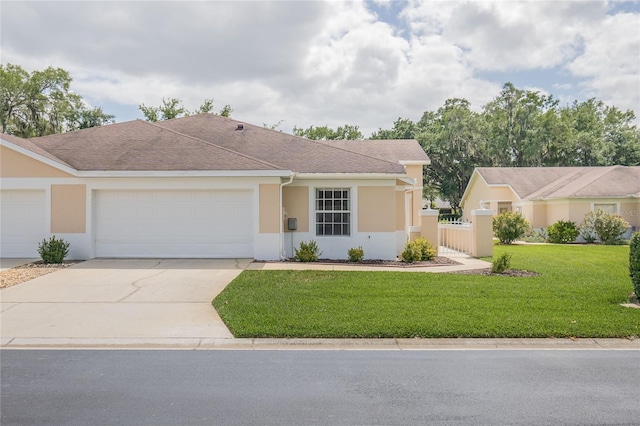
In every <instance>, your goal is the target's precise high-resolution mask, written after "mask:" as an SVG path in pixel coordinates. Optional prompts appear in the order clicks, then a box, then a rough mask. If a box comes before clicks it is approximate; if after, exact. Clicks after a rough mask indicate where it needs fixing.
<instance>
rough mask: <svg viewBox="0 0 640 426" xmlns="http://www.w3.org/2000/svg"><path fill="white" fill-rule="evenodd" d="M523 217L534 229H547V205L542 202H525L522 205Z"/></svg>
mask: <svg viewBox="0 0 640 426" xmlns="http://www.w3.org/2000/svg"><path fill="white" fill-rule="evenodd" d="M522 216H523V217H524V218H525V219H527V221H528V222H529V224H531V227H532V228H546V227H547V205H546V204H545V203H544V202H541V201H530V202H525V203H524V204H523V205H522Z"/></svg>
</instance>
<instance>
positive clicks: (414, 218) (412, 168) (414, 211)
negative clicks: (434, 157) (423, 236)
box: [405, 164, 423, 236]
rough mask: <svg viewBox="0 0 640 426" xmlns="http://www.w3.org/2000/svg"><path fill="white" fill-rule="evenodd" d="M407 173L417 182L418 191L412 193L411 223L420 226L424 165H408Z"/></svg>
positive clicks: (406, 167)
mask: <svg viewBox="0 0 640 426" xmlns="http://www.w3.org/2000/svg"><path fill="white" fill-rule="evenodd" d="M405 171H406V172H407V175H408V176H409V177H410V178H413V179H415V180H416V189H414V190H413V191H412V197H413V198H412V200H411V215H410V216H409V220H410V221H411V223H410V225H411V226H420V223H421V217H420V210H422V184H423V182H422V181H423V175H422V165H415V164H412V165H407V166H405ZM417 235H418V236H419V233H418V234H417Z"/></svg>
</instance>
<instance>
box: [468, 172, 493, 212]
mask: <svg viewBox="0 0 640 426" xmlns="http://www.w3.org/2000/svg"><path fill="white" fill-rule="evenodd" d="M489 199H490V191H489V186H488V185H487V184H486V183H485V182H484V181H483V180H482V179H481V178H479V177H476V178H475V179H474V180H473V182H471V186H470V187H469V188H468V191H467V198H466V199H465V200H464V205H463V206H462V208H463V210H462V215H463V217H464V218H465V219H467V220H471V210H475V209H479V208H480V201H481V200H484V201H488V200H489ZM487 207H488V206H487Z"/></svg>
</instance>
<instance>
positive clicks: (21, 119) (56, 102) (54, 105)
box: [0, 64, 114, 138]
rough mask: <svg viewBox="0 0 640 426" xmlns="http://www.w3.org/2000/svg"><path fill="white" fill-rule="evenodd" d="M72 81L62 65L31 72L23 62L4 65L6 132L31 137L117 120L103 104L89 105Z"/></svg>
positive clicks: (2, 122) (0, 84) (1, 97)
mask: <svg viewBox="0 0 640 426" xmlns="http://www.w3.org/2000/svg"><path fill="white" fill-rule="evenodd" d="M71 81H72V79H71V76H70V75H69V73H68V72H67V71H65V70H63V69H62V68H52V67H49V68H47V69H45V70H43V71H33V72H32V73H28V72H27V71H25V70H24V69H23V68H22V67H20V66H19V65H12V64H7V65H6V66H4V65H0V126H1V127H2V129H1V130H2V133H10V134H13V135H16V136H21V137H26V138H29V137H36V136H44V135H49V134H52V133H62V132H66V131H69V130H77V129H82V128H87V127H94V126H101V125H103V124H107V123H112V122H113V121H114V120H113V119H114V116H113V115H111V114H106V113H105V112H104V111H102V109H101V108H94V109H89V108H87V106H86V105H85V103H84V101H83V99H82V97H81V96H80V95H78V94H76V93H73V92H72V91H71V90H70V84H71Z"/></svg>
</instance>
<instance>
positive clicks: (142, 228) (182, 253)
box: [94, 190, 253, 258]
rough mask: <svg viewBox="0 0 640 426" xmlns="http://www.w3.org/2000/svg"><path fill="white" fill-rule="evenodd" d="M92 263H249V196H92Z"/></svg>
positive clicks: (208, 193)
mask: <svg viewBox="0 0 640 426" xmlns="http://www.w3.org/2000/svg"><path fill="white" fill-rule="evenodd" d="M94 212H95V226H96V256H97V257H211V258H216V257H217V258H225V257H226V258H229V257H248V258H251V257H253V192H252V191H106V190H105V191H97V192H96V193H95V195H94Z"/></svg>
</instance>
